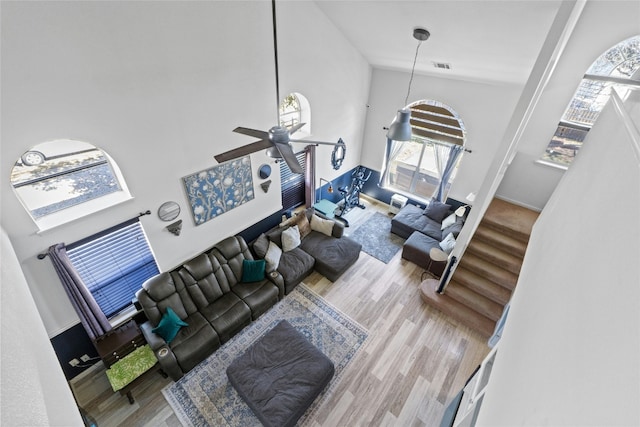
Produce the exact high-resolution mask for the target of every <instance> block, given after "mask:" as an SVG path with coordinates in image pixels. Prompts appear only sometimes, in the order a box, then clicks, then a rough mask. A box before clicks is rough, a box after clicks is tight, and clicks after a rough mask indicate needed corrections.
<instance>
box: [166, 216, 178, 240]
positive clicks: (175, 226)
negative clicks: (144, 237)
mask: <svg viewBox="0 0 640 427" xmlns="http://www.w3.org/2000/svg"><path fill="white" fill-rule="evenodd" d="M165 228H166V229H167V230H169V232H170V233H172V234H175V235H176V236H179V235H180V232H181V231H182V220H181V219H179V220H177V221H176V222H174V223H173V224H169V225H167V226H166V227H165Z"/></svg>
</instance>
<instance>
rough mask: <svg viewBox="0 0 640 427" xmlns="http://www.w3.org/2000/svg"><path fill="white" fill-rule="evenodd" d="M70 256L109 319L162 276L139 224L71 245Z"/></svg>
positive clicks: (131, 224)
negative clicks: (159, 274) (151, 280)
mask: <svg viewBox="0 0 640 427" xmlns="http://www.w3.org/2000/svg"><path fill="white" fill-rule="evenodd" d="M67 254H68V256H69V259H70V260H71V263H72V264H73V266H74V267H75V269H76V270H77V271H78V274H79V275H80V277H81V278H82V280H83V282H84V283H85V285H86V287H87V289H89V291H90V292H91V294H92V295H93V297H94V298H95V299H96V302H97V303H98V305H99V306H100V308H101V309H102V311H103V313H104V314H105V316H107V317H110V316H113V315H114V314H116V313H118V312H119V311H120V310H122V309H123V308H125V307H127V306H129V305H130V304H131V300H132V299H133V297H134V296H135V293H136V292H137V291H138V290H139V289H140V288H141V287H142V284H143V283H144V282H145V280H147V279H148V278H150V277H152V276H155V275H156V274H158V273H159V270H158V266H157V264H156V261H155V259H154V258H153V254H152V253H151V249H150V248H149V244H148V242H147V239H146V236H145V235H144V231H143V230H142V226H141V225H140V223H139V222H138V221H137V220H136V221H135V222H133V223H125V224H123V225H121V226H119V227H116V228H115V230H109V231H108V232H106V233H99V234H97V235H95V236H92V237H89V238H88V239H85V240H83V242H82V244H80V245H78V246H74V245H70V246H69V248H68V250H67Z"/></svg>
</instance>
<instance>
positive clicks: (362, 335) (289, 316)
mask: <svg viewBox="0 0 640 427" xmlns="http://www.w3.org/2000/svg"><path fill="white" fill-rule="evenodd" d="M283 319H286V320H288V321H289V323H290V324H291V325H292V326H293V327H295V328H296V329H297V330H298V331H300V332H302V334H303V335H304V336H305V337H306V338H307V339H308V340H309V341H310V342H311V343H312V344H313V345H315V346H316V347H317V348H318V349H319V350H320V351H322V352H323V353H324V354H325V355H326V356H327V357H329V359H331V361H333V363H334V365H335V375H334V377H333V379H332V380H331V382H330V383H329V385H328V386H327V388H326V389H325V390H324V391H323V392H322V393H321V394H320V395H319V396H318V397H317V398H316V400H315V401H314V403H313V404H312V405H311V407H309V409H308V410H307V411H306V412H305V414H304V415H303V416H302V417H301V418H300V420H299V421H298V425H304V424H305V422H306V421H307V420H310V419H311V418H312V416H313V413H314V412H315V410H316V409H317V408H318V407H320V405H321V404H322V403H323V402H324V401H325V400H326V399H328V397H329V396H330V394H331V392H332V390H333V389H334V388H335V386H336V384H338V382H339V381H340V378H341V376H342V373H343V372H344V370H345V368H346V367H347V365H348V364H349V362H351V360H352V359H353V358H354V356H355V355H356V354H357V352H358V350H359V349H360V348H362V345H363V343H364V342H365V340H366V339H367V336H368V332H367V330H366V329H364V328H363V327H362V326H361V325H359V324H358V323H356V322H355V321H353V320H352V319H350V318H348V317H347V316H346V315H345V314H343V313H341V312H340V311H338V310H337V309H336V308H335V307H333V306H331V305H330V304H329V303H328V302H327V301H325V300H324V299H322V298H321V297H320V296H319V295H317V294H316V293H314V292H313V291H311V290H310V289H309V288H307V287H306V286H304V285H303V284H300V285H298V286H297V287H296V288H295V289H294V290H293V292H291V293H290V294H289V295H287V296H286V297H285V298H284V299H283V300H282V301H280V302H279V303H278V304H276V305H275V306H274V307H272V308H271V309H270V310H269V311H268V312H267V313H265V314H263V315H262V316H261V317H260V318H258V320H256V321H255V322H253V323H252V324H251V325H249V326H247V327H246V328H245V329H244V330H243V331H242V332H240V333H239V334H238V335H236V336H235V337H233V338H232V339H231V340H229V341H228V342H226V343H225V344H224V345H223V346H222V347H220V348H219V349H218V350H217V351H216V352H214V353H213V354H212V355H211V356H209V358H207V359H206V360H205V361H203V362H202V363H200V364H199V365H198V366H196V367H195V368H194V369H192V370H191V371H190V372H189V373H187V375H185V376H184V377H182V378H181V379H180V380H179V381H178V382H176V383H173V384H171V385H169V386H167V387H166V388H165V389H164V390H162V393H163V394H164V396H165V398H166V399H167V401H168V402H169V405H171V407H172V408H173V411H174V412H175V414H176V416H177V417H178V419H179V420H180V422H181V423H182V424H183V425H184V426H243V427H244V426H260V425H261V424H260V421H258V419H257V418H256V417H255V415H253V412H252V411H251V409H249V407H248V406H247V405H246V404H245V403H244V401H243V400H242V398H241V397H240V396H238V393H237V392H236V391H235V389H234V388H233V386H231V384H229V380H228V379H227V374H226V369H227V366H229V364H231V362H232V361H233V360H234V359H235V358H236V357H237V356H239V355H240V354H242V353H243V352H244V351H245V350H246V349H247V348H248V347H249V346H250V345H251V344H252V343H253V342H255V341H256V340H257V339H258V338H260V337H261V336H262V335H264V334H265V333H266V332H268V331H269V330H271V329H272V328H273V327H274V326H275V325H276V324H277V323H278V322H279V321H280V320H283Z"/></svg>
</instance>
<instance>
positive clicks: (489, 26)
mask: <svg viewBox="0 0 640 427" xmlns="http://www.w3.org/2000/svg"><path fill="white" fill-rule="evenodd" d="M315 2H316V4H317V5H318V7H319V8H320V9H321V10H322V11H323V12H324V13H325V14H326V15H327V17H328V18H329V19H330V20H331V21H332V22H333V23H334V25H335V26H336V27H337V29H338V30H339V31H341V32H342V33H343V34H344V35H345V36H346V38H347V39H348V40H349V41H350V42H351V43H352V44H353V45H354V46H355V47H356V48H357V49H358V50H359V51H360V52H361V53H362V55H363V56H364V57H365V58H366V59H367V60H368V61H369V63H370V64H371V65H372V66H373V67H374V68H381V69H390V70H401V71H411V66H412V65H413V59H414V56H415V52H416V46H417V44H418V41H417V40H416V39H414V38H413V28H414V27H424V28H426V29H427V30H429V32H430V33H431V37H430V38H429V39H428V40H427V41H425V42H423V43H422V45H421V46H420V51H419V55H418V60H417V63H416V73H417V74H425V75H434V76H440V77H445V78H453V79H462V80H470V81H481V82H488V83H491V82H506V83H513V84H524V83H525V82H526V80H527V77H528V76H529V72H530V71H531V68H532V67H533V65H534V63H535V61H536V57H537V55H538V52H539V50H540V47H541V46H542V43H543V42H544V39H545V37H546V35H547V32H548V30H549V28H550V26H551V23H552V22H553V19H554V17H555V14H556V11H557V10H558V7H559V6H560V4H561V1H558V0H544V1H543V0H522V1H507V0H501V1H492V0H420V1H414V0H393V1H388V0H387V1H384V0H341V1H336V0H315ZM435 62H437V63H445V64H449V65H450V69H438V68H436V67H435V66H434V63H435Z"/></svg>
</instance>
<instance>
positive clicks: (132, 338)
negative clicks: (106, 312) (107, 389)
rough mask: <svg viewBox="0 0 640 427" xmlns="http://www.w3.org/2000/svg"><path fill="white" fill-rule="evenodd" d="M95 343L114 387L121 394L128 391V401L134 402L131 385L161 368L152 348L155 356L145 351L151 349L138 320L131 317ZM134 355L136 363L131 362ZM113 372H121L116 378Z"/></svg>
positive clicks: (125, 393) (126, 393)
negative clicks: (148, 373)
mask: <svg viewBox="0 0 640 427" xmlns="http://www.w3.org/2000/svg"><path fill="white" fill-rule="evenodd" d="M94 345H95V347H96V350H97V351H98V355H99V356H100V358H101V359H102V362H103V363H104V365H105V367H106V368H107V370H108V372H107V378H108V379H109V382H110V383H111V386H112V388H113V389H114V391H119V392H120V394H121V395H126V396H127V398H128V399H129V403H132V404H133V403H134V399H133V395H132V394H131V389H132V388H133V387H134V386H135V385H136V383H138V382H139V381H138V380H139V379H140V378H141V377H142V375H144V374H146V373H147V372H151V371H157V370H158V369H159V368H158V364H157V360H156V359H155V356H154V355H153V352H151V353H150V354H151V356H153V357H152V358H150V357H149V352H148V351H145V350H149V349H148V346H147V342H146V341H145V339H144V337H143V336H142V332H141V331H140V328H138V324H137V323H136V322H135V321H134V320H130V321H128V322H127V323H125V324H123V325H121V326H119V327H117V328H116V329H114V330H113V331H111V332H109V333H108V334H106V335H104V336H102V337H100V338H98V339H96V340H95V342H94ZM133 359H135V363H133V362H132V360H133ZM141 359H142V362H141ZM133 365H136V366H135V367H134V366H133ZM141 366H142V368H140V367H141ZM152 368H155V369H152ZM112 372H117V373H118V375H117V376H118V379H117V380H116V379H115V375H110V373H112ZM123 376H124V378H123Z"/></svg>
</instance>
